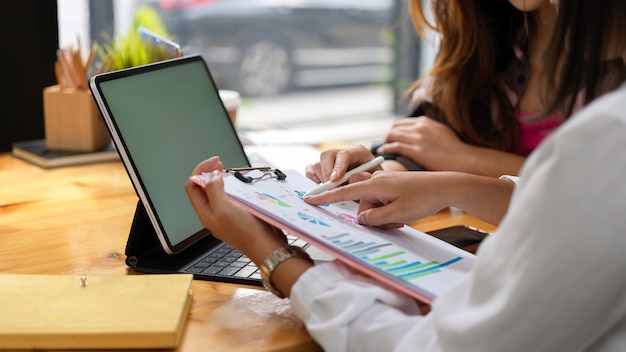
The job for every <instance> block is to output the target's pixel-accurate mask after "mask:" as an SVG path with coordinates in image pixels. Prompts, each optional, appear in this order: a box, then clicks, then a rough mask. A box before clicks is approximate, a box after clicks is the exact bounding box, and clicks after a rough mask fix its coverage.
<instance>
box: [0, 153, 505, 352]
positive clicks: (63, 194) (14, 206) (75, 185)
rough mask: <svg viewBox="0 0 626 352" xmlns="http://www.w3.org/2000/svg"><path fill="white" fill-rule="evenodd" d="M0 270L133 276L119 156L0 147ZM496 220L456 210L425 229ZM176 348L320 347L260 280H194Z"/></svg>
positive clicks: (126, 185) (132, 202)
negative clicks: (43, 163)
mask: <svg viewBox="0 0 626 352" xmlns="http://www.w3.org/2000/svg"><path fill="white" fill-rule="evenodd" d="M0 185H1V186H0V273H20V274H71V275H87V276H89V275H128V274H137V272H135V271H133V270H132V269H129V268H128V267H127V266H126V264H125V262H124V260H125V255H124V248H125V245H126V239H127V236H128V231H129V229H130V225H131V222H132V219H133V215H134V211H135V206H136V204H137V200H138V198H137V196H136V194H135V191H134V189H133V187H132V184H131V183H130V180H129V178H128V175H127V173H126V171H125V169H124V166H123V165H122V163H121V162H119V161H113V162H105V163H97V164H89V165H81V166H71V167H62V168H56V169H42V168H40V167H38V166H35V165H32V164H29V163H27V162H24V161H22V160H19V159H16V158H14V157H13V156H12V155H11V154H10V153H0ZM457 224H464V225H470V226H474V227H477V228H480V229H483V230H486V231H492V230H494V228H495V227H494V226H492V225H489V224H487V223H484V222H482V221H480V220H478V219H476V218H473V217H471V216H469V215H467V214H464V213H462V212H460V211H455V210H444V211H442V212H440V213H438V214H436V215H434V216H432V217H429V218H427V219H424V220H421V221H418V222H415V223H413V224H411V225H412V226H414V227H416V228H417V229H419V230H422V231H430V230H434V229H438V228H443V227H447V226H451V225H457ZM192 289H193V291H194V299H193V302H192V306H191V310H190V313H189V318H188V322H187V325H186V327H185V332H184V335H183V340H182V342H181V345H180V346H179V348H178V349H176V351H185V352H187V351H189V352H190V351H206V352H210V351H318V350H319V347H318V346H317V345H316V344H315V343H314V342H313V341H312V340H311V338H310V337H309V335H308V334H307V332H306V329H305V328H304V325H303V324H302V323H301V322H300V321H298V319H297V318H296V317H295V316H294V315H293V314H292V312H291V309H290V306H289V301H288V300H281V299H278V298H275V297H274V296H273V295H271V294H270V293H268V292H266V291H264V290H263V289H261V288H259V287H254V286H244V285H237V284H228V283H218V282H209V281H201V280H194V282H193V284H192Z"/></svg>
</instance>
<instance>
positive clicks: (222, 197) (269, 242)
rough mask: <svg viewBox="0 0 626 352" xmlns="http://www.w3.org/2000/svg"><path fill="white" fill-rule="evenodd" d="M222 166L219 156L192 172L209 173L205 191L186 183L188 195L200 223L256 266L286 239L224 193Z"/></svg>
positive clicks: (206, 161) (283, 244)
mask: <svg viewBox="0 0 626 352" xmlns="http://www.w3.org/2000/svg"><path fill="white" fill-rule="evenodd" d="M223 171H224V165H223V164H222V162H221V161H220V160H219V158H218V157H212V158H210V159H208V160H205V161H204V162H202V163H200V164H199V165H198V166H197V167H196V168H195V169H194V170H193V173H192V176H193V175H200V174H202V173H211V177H210V179H209V180H208V181H207V182H206V184H205V186H204V188H203V187H201V186H199V185H198V184H196V183H195V182H193V181H192V180H188V181H187V182H186V183H185V190H186V191H187V196H188V197H189V200H190V201H191V205H192V206H193V208H194V210H195V211H196V214H197V215H198V218H199V219H200V222H201V223H202V225H203V226H205V227H206V228H207V229H209V230H210V231H211V232H212V233H213V235H214V236H215V237H217V238H219V239H220V240H222V241H224V242H227V243H229V244H230V245H232V246H233V247H235V248H236V249H238V250H239V251H241V252H242V253H243V254H245V255H247V256H248V257H249V258H250V259H251V260H252V261H254V262H255V263H256V264H257V265H259V264H260V263H261V262H262V261H263V260H264V259H265V257H266V256H267V255H269V254H270V253H271V252H272V251H273V250H275V249H277V248H279V247H285V246H286V245H287V240H286V238H285V236H284V234H283V232H282V231H280V230H279V229H277V228H275V227H273V226H270V225H269V224H267V223H265V222H263V221H261V220H259V219H258V218H256V217H254V216H252V215H251V214H250V213H249V212H248V211H246V210H245V209H244V208H242V207H240V206H239V205H237V204H235V203H234V202H232V201H231V200H230V198H228V196H227V195H226V193H225V192H224V180H223V178H222V172H223Z"/></svg>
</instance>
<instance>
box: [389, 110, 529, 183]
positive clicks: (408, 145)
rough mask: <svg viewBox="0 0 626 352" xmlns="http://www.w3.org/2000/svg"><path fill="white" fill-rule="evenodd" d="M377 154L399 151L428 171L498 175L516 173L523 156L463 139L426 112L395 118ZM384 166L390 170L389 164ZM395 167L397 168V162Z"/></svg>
mask: <svg viewBox="0 0 626 352" xmlns="http://www.w3.org/2000/svg"><path fill="white" fill-rule="evenodd" d="M377 153H379V154H398V155H403V156H405V157H407V158H409V159H411V160H412V161H413V162H415V163H416V164H418V165H420V166H422V167H424V168H425V169H427V170H431V171H459V172H467V173H472V174H476V175H484V176H492V177H498V176H501V175H517V174H518V173H519V170H520V168H521V167H522V164H523V163H524V161H525V158H524V157H523V156H520V155H517V154H513V153H509V152H505V151H501V150H497V149H492V148H487V147H479V146H474V145H470V144H467V143H464V142H463V141H462V140H461V139H459V137H458V136H457V135H456V133H455V132H454V131H453V130H452V129H450V128H449V127H448V126H446V125H444V124H442V123H440V122H437V121H435V120H433V119H431V118H430V117H428V116H420V117H415V118H405V119H400V120H398V121H396V122H394V124H393V126H392V127H391V129H390V131H389V132H388V133H387V136H386V137H385V144H383V145H381V146H380V147H378V149H377ZM386 163H389V164H390V165H385V166H384V169H385V170H392V165H391V163H390V162H386ZM395 170H399V168H398V167H397V166H396V167H395Z"/></svg>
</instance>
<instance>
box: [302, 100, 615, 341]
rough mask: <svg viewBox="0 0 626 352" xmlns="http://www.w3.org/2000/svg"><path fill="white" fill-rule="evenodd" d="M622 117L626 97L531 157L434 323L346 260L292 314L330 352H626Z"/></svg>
mask: <svg viewBox="0 0 626 352" xmlns="http://www.w3.org/2000/svg"><path fill="white" fill-rule="evenodd" d="M624 111H626V89H621V90H620V91H618V92H616V93H613V94H611V95H610V96H608V97H605V98H603V99H601V100H599V101H598V102H596V103H594V104H592V105H591V106H590V107H588V108H587V109H586V111H585V112H584V113H582V114H580V115H578V116H576V117H574V118H573V120H571V121H569V122H568V123H566V124H565V125H564V126H563V127H561V128H560V129H559V130H557V131H556V132H555V133H553V135H552V136H550V137H549V138H548V139H547V140H546V141H545V142H544V143H543V144H542V146H541V147H540V148H539V149H538V150H537V151H536V152H535V153H533V154H532V155H531V157H530V158H529V159H528V161H527V163H526V165H525V166H524V168H523V170H522V173H521V176H522V179H521V181H520V183H519V185H518V186H517V187H516V190H515V192H514V195H513V199H512V201H511V205H510V208H509V211H508V213H507V216H506V217H505V218H504V219H503V221H502V223H501V225H500V227H499V229H498V230H497V231H496V232H495V233H494V234H493V235H492V236H490V237H489V238H488V239H486V240H485V242H484V243H483V245H482V246H481V247H480V249H479V251H478V255H477V262H476V267H475V270H474V271H473V272H472V274H471V275H469V276H468V278H467V279H466V280H464V281H463V282H462V283H461V284H460V285H458V286H456V287H454V288H452V289H450V290H449V291H447V292H445V293H443V294H442V295H440V296H439V297H438V298H437V299H436V300H435V301H434V303H433V307H432V310H431V312H430V313H429V314H428V315H427V316H421V315H419V310H418V307H417V305H416V304H415V303H414V302H413V301H412V300H410V299H409V298H407V297H405V296H402V295H400V294H395V293H393V292H391V291H388V290H386V289H384V288H383V287H381V286H379V285H378V284H377V283H375V282H373V281H372V280H370V279H368V278H365V277H362V276H360V275H358V274H355V273H353V272H352V271H350V270H349V269H348V268H347V267H345V266H343V265H340V264H338V263H328V264H324V265H320V266H318V267H315V268H313V269H311V270H309V271H308V272H307V273H306V274H304V275H303V276H302V277H301V278H300V279H299V280H298V282H297V283H296V285H294V287H293V290H292V294H291V300H292V306H293V308H294V311H295V312H296V314H297V315H298V316H299V317H300V318H302V319H303V320H304V321H305V323H306V325H307V328H308V329H309V332H310V333H311V335H312V336H313V337H314V339H316V340H317V341H318V342H319V343H320V344H321V345H322V347H323V348H324V349H325V350H326V351H328V352H331V351H380V350H385V351H391V350H393V351H470V352H471V351H476V352H478V351H480V352H485V351H507V352H511V351H533V352H536V351H550V352H552V351H568V352H569V351H600V350H602V351H626V294H625V292H626V274H625V270H626V187H625V186H624V185H623V174H622V173H623V172H624V171H626V114H625V113H624ZM619 114H622V115H624V116H619Z"/></svg>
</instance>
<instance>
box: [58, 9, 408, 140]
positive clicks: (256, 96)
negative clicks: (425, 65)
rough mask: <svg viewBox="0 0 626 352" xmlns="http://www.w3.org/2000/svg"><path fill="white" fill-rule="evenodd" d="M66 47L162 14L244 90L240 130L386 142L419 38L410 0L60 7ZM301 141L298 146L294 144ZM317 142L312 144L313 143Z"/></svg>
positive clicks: (225, 83)
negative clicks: (142, 15)
mask: <svg viewBox="0 0 626 352" xmlns="http://www.w3.org/2000/svg"><path fill="white" fill-rule="evenodd" d="M58 6H59V11H58V14H59V38H60V39H59V40H60V42H61V43H60V45H61V46H64V45H73V44H75V43H76V37H77V36H78V37H80V38H81V41H82V43H83V44H82V45H83V51H84V52H86V51H87V50H88V48H89V46H90V45H89V43H90V42H91V41H96V42H101V40H102V33H107V34H108V35H110V36H113V37H118V36H120V35H124V33H127V31H128V30H130V28H131V23H132V20H133V16H134V15H133V14H134V12H135V10H136V9H138V8H139V7H140V6H149V7H150V8H152V9H154V10H155V11H156V12H157V13H158V15H159V17H160V19H161V20H162V21H163V23H164V24H165V26H166V28H167V31H168V32H169V34H170V38H172V39H173V40H174V41H176V42H178V43H179V44H180V45H181V46H182V48H183V53H184V54H193V53H198V54H201V55H202V56H203V57H204V58H205V60H206V61H207V64H208V66H209V68H210V70H211V73H212V75H213V76H214V79H215V81H216V83H217V85H218V87H219V88H221V89H233V90H237V91H239V92H240V93H241V94H242V96H243V97H244V103H243V106H242V108H241V109H240V112H239V116H238V128H239V129H240V130H241V131H242V132H243V131H246V130H259V129H292V130H297V129H300V130H306V131H308V132H309V133H308V135H309V136H312V138H313V139H315V138H317V139H319V142H324V141H347V142H355V141H356V142H358V141H366V140H371V139H376V138H380V137H382V134H383V133H384V131H386V130H387V129H388V127H389V126H390V124H391V122H392V121H393V119H395V118H396V117H398V116H401V115H404V114H405V113H406V106H405V105H406V100H403V99H401V94H402V93H403V90H404V89H406V87H408V85H409V84H410V83H411V82H412V81H413V80H414V79H415V78H416V77H417V75H418V71H419V70H420V67H419V58H420V57H419V50H418V47H419V45H418V41H417V39H416V36H415V33H414V31H413V29H412V27H411V24H410V21H409V20H408V16H407V14H406V10H405V9H404V6H405V2H404V1H403V0H367V1H363V0H135V1H127V0H115V1H113V0H109V1H103V0H58ZM294 142H296V141H294ZM307 142H314V141H307Z"/></svg>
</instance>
